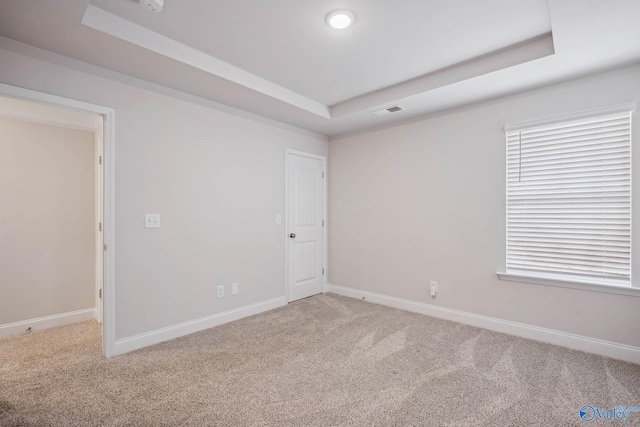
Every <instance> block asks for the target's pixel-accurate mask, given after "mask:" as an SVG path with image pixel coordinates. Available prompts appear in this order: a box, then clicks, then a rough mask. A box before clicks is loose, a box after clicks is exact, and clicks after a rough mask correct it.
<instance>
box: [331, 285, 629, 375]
mask: <svg viewBox="0 0 640 427" xmlns="http://www.w3.org/2000/svg"><path fill="white" fill-rule="evenodd" d="M327 291H328V292H333V293H335V294H338V295H343V296H346V297H350V298H357V299H363V297H364V299H365V301H368V302H373V303H376V304H381V305H386V306H389V307H394V308H399V309H401V310H406V311H411V312H414V313H420V314H425V315H427V316H432V317H437V318H440V319H445V320H451V321H454V322H459V323H464V324H467V325H471V326H477V327H479V328H484V329H489V330H492V331H496V332H502V333H505V334H509V335H515V336H518V337H522V338H528V339H532V340H536V341H541V342H545V343H549V344H554V345H558V346H562V347H567V348H571V349H574V350H580V351H584V352H587V353H593V354H597V355H600V356H606V357H611V358H612V359H619V360H624V361H627V362H632V363H639V364H640V348H639V347H633V346H630V345H625V344H619V343H614V342H610V341H604V340H599V339H596V338H589V337H585V336H581V335H575V334H570V333H567V332H561V331H557V330H553V329H546V328H540V327H538V326H532V325H526V324H523V323H517V322H511V321H509V320H502V319H497V318H495V317H488V316H482V315H479V314H473V313H468V312H465V311H460V310H453V309H450V308H444V307H438V306H434V305H430V304H425V303H421V302H416V301H410V300H406V299H402V298H396V297H390V296H387V295H382V294H376V293H373V292H367V291H361V290H358V289H352V288H346V287H344V286H337V285H331V284H330V285H327Z"/></svg>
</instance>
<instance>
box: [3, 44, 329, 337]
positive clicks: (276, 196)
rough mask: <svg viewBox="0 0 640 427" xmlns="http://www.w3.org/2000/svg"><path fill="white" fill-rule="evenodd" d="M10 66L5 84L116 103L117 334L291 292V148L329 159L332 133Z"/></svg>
mask: <svg viewBox="0 0 640 427" xmlns="http://www.w3.org/2000/svg"><path fill="white" fill-rule="evenodd" d="M0 63H2V64H3V66H2V67H0V81H1V82H3V83H6V84H11V85H15V86H20V87H25V88H29V89H32V90H37V91H41V92H47V93H52V94H55V95H59V96H64V97H67V98H72V99H78V100H81V101H85V102H89V103H93V104H98V105H104V106H107V107H111V108H114V109H115V112H116V113H115V117H116V119H115V122H116V135H115V139H116V147H115V153H116V154H115V156H116V157H115V165H116V171H115V174H116V175H115V179H116V182H115V188H116V198H115V210H116V214H115V215H116V219H115V222H116V223H115V230H116V248H115V249H116V260H115V270H116V277H115V282H116V295H115V307H116V339H123V338H126V337H130V336H133V335H136V334H140V333H144V332H148V331H152V330H156V329H159V328H163V327H167V326H171V325H175V324H178V323H180V322H186V321H189V320H193V319H198V318H201V317H204V316H209V315H213V314H216V313H220V312H223V311H226V310H230V309H234V308H238V307H243V306H246V305H248V304H251V303H255V302H260V301H264V300H267V299H270V298H274V297H278V296H283V295H284V288H285V283H284V280H285V279H284V245H285V237H284V229H283V228H282V227H283V226H282V225H276V224H275V216H276V214H277V213H281V214H284V152H285V148H292V149H296V150H301V151H307V152H312V153H317V154H321V155H326V154H327V142H326V138H324V137H320V136H313V135H311V134H310V133H308V132H296V131H293V130H288V129H286V128H285V127H284V126H276V125H270V124H268V123H264V122H259V121H253V120H249V119H247V118H243V117H239V116H235V115H232V114H229V113H226V112H222V111H218V110H215V109H211V108H207V107H204V106H200V105H196V104H193V103H189V102H185V101H182V100H178V99H175V98H171V97H168V96H164V95H160V94H158V93H154V92H150V91H147V90H142V89H139V88H137V87H134V86H129V85H125V84H122V83H117V82H115V81H112V80H107V79H104V78H100V77H96V76H93V75H90V74H86V73H82V72H78V71H75V70H72V69H70V68H66V67H62V66H60V65H56V64H54V63H50V62H45V61H42V60H39V59H35V58H32V57H29V56H25V55H23V54H22V53H16V52H15V51H9V50H4V49H0ZM145 212H146V213H159V214H161V225H162V228H160V229H144V228H143V219H144V213H145ZM235 281H237V282H239V283H240V294H239V295H236V296H231V292H230V289H229V287H228V286H229V285H230V284H231V283H232V282H235ZM218 285H226V286H227V292H226V295H227V296H226V297H225V298H223V299H217V298H216V292H215V289H216V286H218Z"/></svg>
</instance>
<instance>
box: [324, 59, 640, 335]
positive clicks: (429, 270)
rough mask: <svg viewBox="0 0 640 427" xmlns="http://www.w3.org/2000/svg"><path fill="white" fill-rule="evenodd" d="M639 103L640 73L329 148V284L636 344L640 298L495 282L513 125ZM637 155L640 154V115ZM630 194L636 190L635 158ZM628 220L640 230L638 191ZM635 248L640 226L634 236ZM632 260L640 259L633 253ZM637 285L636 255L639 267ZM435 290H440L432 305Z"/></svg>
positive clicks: (562, 87) (639, 184)
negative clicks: (432, 285) (434, 284)
mask: <svg viewBox="0 0 640 427" xmlns="http://www.w3.org/2000/svg"><path fill="white" fill-rule="evenodd" d="M638 100H640V66H634V67H630V68H624V69H620V70H617V71H612V72H608V73H604V74H600V75H595V76H591V77H586V78H583V79H580V80H574V81H571V82H566V83H562V84H558V85H555V86H551V87H547V88H542V89H538V90H534V91H530V92H526V93H522V94H519V95H514V96H510V97H507V98H503V99H499V100H494V101H491V102H485V103H483V104H479V105H476V106H471V107H468V108H465V109H463V110H458V111H456V112H452V113H450V114H444V115H441V116H439V117H435V118H431V119H426V120H422V121H416V122H412V123H408V124H404V125H400V126H397V127H393V128H388V129H384V130H379V131H375V132H369V133H364V134H360V135H356V136H351V137H344V138H336V139H335V140H331V142H330V143H329V152H330V154H329V219H330V228H329V231H330V235H329V245H330V246H329V274H330V276H329V282H330V283H332V284H335V285H339V286H345V287H351V288H355V289H359V290H365V291H370V292H374V293H379V294H384V295H389V296H394V297H399V298H404V299H408V300H413V301H418V302H423V303H427V304H433V305H436V306H442V307H447V308H452V309H457V310H462V311H465V312H470V313H475V314H480V315H486V316H491V317H495V318H499V319H505V320H510V321H515V322H520V323H524V324H530V325H535V326H539V327H544V328H549V329H554V330H560V331H564V332H568V333H573V334H578V335H583V336H587V337H593V338H598V339H602V340H606V341H613V342H617V343H622V344H628V345H633V346H640V298H639V297H633V296H624V295H612V294H606V293H598V292H589V291H583V290H575V289H567V288H557V287H548V286H542V285H534V284H525V283H515V282H506V281H500V280H498V278H497V277H496V274H495V273H496V272H497V271H504V268H505V251H506V250H505V233H506V232H505V136H504V131H503V126H504V125H505V124H508V123H516V122H521V121H528V120H535V119H541V118H545V117H552V116H556V115H562V114H568V113H575V112H579V111H583V110H589V109H595V108H600V107H606V106H611V105H615V104H620V103H625V102H630V101H638ZM633 125H634V135H633V138H634V143H633V150H634V151H635V152H636V153H638V152H640V133H639V132H638V129H640V113H637V112H636V113H635V114H634V119H633ZM633 161H634V165H633V166H634V168H635V169H636V172H635V173H634V177H633V181H634V182H633V188H634V189H638V188H640V172H638V171H640V158H639V156H637V155H636V156H635V157H634V160H633ZM633 205H634V206H633V212H634V217H633V220H634V222H635V223H636V224H640V196H639V195H638V192H637V191H635V190H634V194H633ZM633 245H634V247H635V248H636V250H635V251H637V248H638V245H640V226H636V227H634V228H633ZM635 251H634V252H635ZM633 263H634V264H633V271H634V273H635V275H634V283H635V284H636V285H638V283H640V257H638V256H634V260H633ZM430 280H437V281H438V282H439V294H438V296H437V298H436V299H431V298H430V297H429V296H428V283H429V281H430Z"/></svg>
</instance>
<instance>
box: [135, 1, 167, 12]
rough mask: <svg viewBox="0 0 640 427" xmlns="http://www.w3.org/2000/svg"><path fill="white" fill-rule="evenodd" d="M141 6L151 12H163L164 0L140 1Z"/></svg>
mask: <svg viewBox="0 0 640 427" xmlns="http://www.w3.org/2000/svg"><path fill="white" fill-rule="evenodd" d="M140 5H141V6H142V7H144V8H145V9H149V10H150V11H151V12H162V8H163V7H164V0H140Z"/></svg>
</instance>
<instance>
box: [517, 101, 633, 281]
mask: <svg viewBox="0 0 640 427" xmlns="http://www.w3.org/2000/svg"><path fill="white" fill-rule="evenodd" d="M506 137H507V273H524V274H526V275H529V276H536V277H541V278H555V279H559V280H568V281H572V280H573V281H577V282H586V283H593V284H608V285H625V286H630V285H631V112H630V111H626V112H623V113H616V114H607V115H603V116H598V117H590V118H583V119H579V120H571V121H565V122H561V123H554V124H546V125H538V126H535V127H524V128H511V129H508V130H507V135H506Z"/></svg>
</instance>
